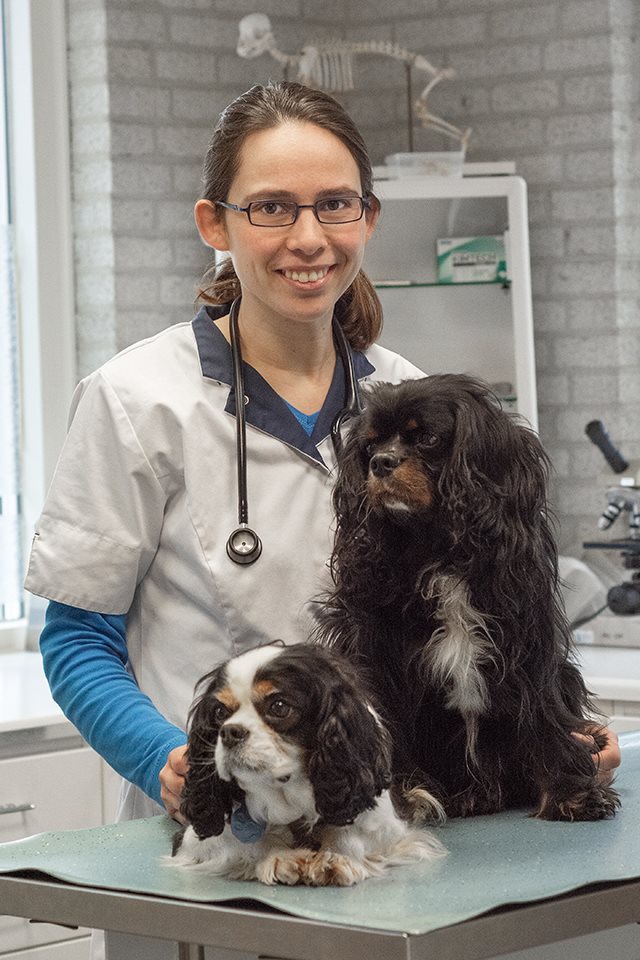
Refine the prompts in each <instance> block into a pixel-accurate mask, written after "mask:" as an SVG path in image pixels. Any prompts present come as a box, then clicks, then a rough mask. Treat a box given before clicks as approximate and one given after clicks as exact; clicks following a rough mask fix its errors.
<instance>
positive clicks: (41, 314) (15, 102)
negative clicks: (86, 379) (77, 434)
mask: <svg viewBox="0 0 640 960" xmlns="http://www.w3.org/2000/svg"><path fill="white" fill-rule="evenodd" d="M65 6H66V5H65V0H0V10H1V13H2V21H1V29H2V34H3V37H4V44H3V48H2V49H3V54H4V57H3V59H4V64H5V69H4V71H3V78H4V80H3V82H4V83H5V87H4V93H5V96H4V97H3V98H0V99H2V107H3V109H2V111H1V112H2V114H3V118H4V119H3V122H2V123H1V124H0V127H1V130H2V131H6V130H7V129H8V130H9V137H8V149H7V135H6V132H3V133H2V134H1V142H0V153H1V154H2V158H0V159H1V162H2V164H4V171H5V172H4V177H5V181H4V183H5V185H6V179H7V175H8V181H9V185H10V191H7V189H6V187H5V189H4V193H3V196H4V198H5V200H4V201H3V200H2V199H1V198H0V211H1V210H2V203H3V202H4V203H7V200H6V198H7V195H8V194H9V195H10V202H8V203H7V216H6V218H5V220H3V223H4V222H5V221H8V220H10V222H11V225H10V227H9V237H10V239H11V240H12V243H13V255H14V262H15V284H14V294H13V301H11V296H12V294H11V276H12V275H11V272H10V271H9V272H8V273H6V275H5V269H6V257H5V254H4V251H5V249H6V248H5V246H4V245H3V244H0V275H1V280H0V312H2V313H3V319H2V321H0V450H1V454H0V456H1V459H0V487H1V490H0V493H1V494H2V497H3V512H2V515H0V603H1V604H3V607H2V608H0V649H5V650H6V649H24V647H25V644H27V643H28V645H29V646H33V645H34V644H35V642H37V634H38V633H39V626H40V621H41V616H42V610H43V604H42V603H38V602H37V601H35V600H32V599H30V598H29V597H28V596H25V594H24V592H23V590H22V582H23V579H24V564H25V561H26V557H27V554H28V549H29V543H30V541H31V537H32V534H33V530H34V528H35V525H36V522H37V518H38V516H39V514H40V511H41V509H42V504H43V501H44V497H45V494H46V490H47V487H48V485H49V482H50V480H51V476H52V474H53V470H54V468H55V463H56V459H57V456H58V453H59V451H60V447H61V445H62V442H63V440H64V435H65V429H66V419H67V411H68V407H69V400H70V398H71V394H72V392H73V387H74V385H75V350H74V326H75V319H74V302H73V269H72V264H73V257H72V234H71V200H70V194H71V190H70V165H69V120H68V106H67V104H68V84H67V37H66V22H65ZM7 157H8V158H9V159H8V160H7ZM0 192H2V184H0ZM0 230H3V231H4V233H3V243H4V235H5V234H6V232H7V231H6V229H5V228H4V227H2V226H0ZM5 286H7V287H8V290H9V302H10V303H11V302H13V304H14V309H13V311H11V310H9V311H7V309H6V306H5V304H6V300H7V298H6V296H5V295H4V290H5ZM9 323H10V324H11V325H10V326H9ZM9 370H10V375H9V374H8V371H9ZM9 397H10V398H11V399H10V400H9V399H8V398H9ZM7 477H9V481H7V480H6V478H7ZM5 490H6V491H8V492H7V493H5ZM19 511H20V514H21V516H19V514H18V512H19ZM11 531H17V533H11ZM21 614H24V616H23V617H21ZM27 623H29V626H30V627H31V625H33V637H29V638H28V635H27Z"/></svg>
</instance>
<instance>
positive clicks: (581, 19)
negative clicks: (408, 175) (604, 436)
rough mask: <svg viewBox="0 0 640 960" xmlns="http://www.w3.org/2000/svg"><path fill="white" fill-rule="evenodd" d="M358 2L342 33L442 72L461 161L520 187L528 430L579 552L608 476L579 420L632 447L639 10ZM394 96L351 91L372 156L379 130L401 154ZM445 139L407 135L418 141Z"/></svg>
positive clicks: (593, 5)
mask: <svg viewBox="0 0 640 960" xmlns="http://www.w3.org/2000/svg"><path fill="white" fill-rule="evenodd" d="M373 6H374V9H373V10H372V5H371V4H369V3H367V2H366V0H364V2H362V0H351V3H350V7H349V13H350V21H351V22H350V25H349V32H350V33H352V34H354V35H355V34H356V33H357V32H359V35H360V36H362V37H366V36H367V35H368V30H369V29H370V28H373V27H375V29H376V31H377V32H378V33H380V31H381V29H383V28H384V29H386V30H387V31H388V33H387V35H388V36H389V37H391V38H394V39H397V40H399V41H400V42H402V43H404V44H405V45H406V46H408V47H410V48H411V49H419V50H420V52H424V53H425V54H426V55H427V56H429V57H430V59H431V60H432V61H433V62H434V63H442V64H446V65H449V66H452V67H454V68H455V69H456V71H457V77H456V79H455V80H454V81H451V82H445V83H443V84H441V85H440V86H439V87H438V88H437V89H436V90H435V91H434V94H433V108H434V111H435V112H437V113H440V114H441V115H443V116H445V117H449V118H451V119H452V120H453V121H454V122H456V123H457V124H458V125H470V126H472V127H473V131H474V132H473V138H472V142H471V146H470V149H469V154H468V156H469V159H471V160H499V159H514V160H515V161H516V163H517V168H518V172H520V173H522V175H523V176H524V177H525V178H526V179H527V181H528V183H529V201H530V229H531V254H532V273H533V290H534V317H535V327H536V354H537V369H538V391H539V400H540V412H541V435H542V439H543V441H544V443H545V445H546V446H547V448H548V450H549V452H550V454H551V455H552V457H553V459H554V463H555V467H556V482H555V484H554V487H553V490H552V497H553V501H554V505H555V506H556V509H557V511H558V512H559V517H560V520H561V532H560V545H561V549H563V550H565V551H567V552H573V553H576V554H577V555H580V553H581V544H582V541H583V540H585V539H593V538H594V537H595V536H597V532H596V530H595V522H596V519H597V517H598V515H599V513H600V512H601V509H602V506H603V503H604V489H605V487H606V485H608V484H609V483H611V482H613V475H612V474H611V473H610V472H609V471H608V468H607V467H606V465H605V464H604V461H603V460H602V458H601V456H600V454H599V453H598V451H597V450H596V449H595V447H593V446H592V445H591V444H589V442H588V440H587V439H586V437H585V436H584V426H585V424H586V423H587V422H588V421H589V420H590V419H593V418H594V417H598V418H601V419H603V420H604V422H605V424H606V425H607V427H608V428H609V432H610V434H611V436H612V438H614V440H615V441H617V442H618V443H619V444H620V445H621V446H622V448H623V450H624V453H625V454H626V456H627V457H638V456H640V411H639V410H638V398H639V396H640V388H638V386H637V382H639V381H640V377H638V376H637V366H636V365H637V362H638V343H639V342H640V338H639V334H638V330H639V328H640V300H639V296H638V291H639V289H640V266H639V257H638V252H637V251H638V241H639V240H640V236H639V235H638V234H639V231H638V224H639V221H640V213H639V211H640V203H639V200H640V197H639V194H640V186H639V181H640V176H639V174H638V170H639V168H640V162H639V161H640V149H639V143H638V122H637V120H638V117H637V111H638V104H639V102H640V95H639V92H638V87H639V85H640V67H639V64H640V56H639V55H638V50H637V47H638V39H637V37H638V26H639V23H638V20H639V18H640V12H639V11H640V6H639V5H638V4H637V0H554V2H542V3H535V4H534V3H532V2H530V0H529V2H525V0H439V2H438V3H430V4H429V5H428V6H427V7H425V5H424V4H423V3H421V2H420V0H415V3H414V4H413V9H412V7H411V4H410V3H404V4H403V5H402V9H401V10H396V8H395V6H394V5H389V10H388V15H387V18H386V21H385V22H384V23H381V22H380V14H381V6H380V4H375V5H373ZM394 14H395V16H394ZM447 20H448V21H449V25H450V27H451V28H452V29H451V31H450V33H449V35H448V36H447V38H446V42H442V37H441V31H442V29H443V25H444V28H445V29H446V21H447ZM454 26H455V30H454V29H453V27H454ZM432 28H433V29H432ZM394 95H395V100H394V101H393V102H394V103H395V109H396V122H395V126H394V125H393V123H392V122H391V120H390V118H389V111H388V109H387V110H385V112H384V114H383V115H382V117H379V116H378V115H377V93H375V92H374V91H372V94H371V95H370V96H369V97H366V96H362V95H360V94H358V95H357V96H354V99H353V100H352V101H350V102H351V104H352V109H353V112H354V113H355V114H356V116H357V119H358V120H359V121H360V123H361V125H362V126H363V127H364V129H365V132H366V133H367V136H368V140H369V143H370V145H371V147H372V150H373V152H374V154H375V155H376V160H377V161H381V160H382V158H383V156H384V154H385V153H390V152H393V151H392V150H391V149H390V147H389V144H390V143H393V142H394V140H395V149H398V150H402V149H406V146H405V145H404V144H405V142H406V140H405V134H404V125H405V115H404V100H403V86H402V77H399V78H398V82H397V84H396V87H395V88H394ZM445 145H446V143H445V142H443V141H440V142H438V141H437V140H434V138H433V136H432V135H429V134H428V133H426V132H422V131H419V132H417V135H416V149H418V150H419V149H438V148H440V147H444V146H445ZM634 373H635V374H636V376H635V378H634ZM619 532H620V534H621V535H622V534H623V533H625V532H626V531H625V530H623V529H622V527H621V529H620V531H619Z"/></svg>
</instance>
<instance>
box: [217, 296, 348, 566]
mask: <svg viewBox="0 0 640 960" xmlns="http://www.w3.org/2000/svg"><path fill="white" fill-rule="evenodd" d="M241 299H242V298H241V297H237V298H236V299H235V300H234V301H233V303H232V304H231V309H230V310H229V341H230V344H231V362H232V369H233V388H234V393H235V400H236V466H237V477H238V526H237V527H236V529H235V530H233V532H232V533H231V534H230V536H229V539H228V540H227V555H228V557H229V559H230V560H233V562H234V563H238V564H241V565H248V564H251V563H255V561H256V560H257V559H258V557H259V556H260V554H261V553H262V541H261V540H260V537H259V536H258V534H257V533H256V532H255V530H252V529H251V527H250V526H249V501H248V495H247V421H246V412H245V404H246V402H247V398H246V397H245V392H244V369H243V365H242V349H241V347H240V331H239V329H238V314H239V312H240V302H241ZM333 338H334V342H335V344H336V346H337V348H338V352H339V354H340V359H341V360H342V366H343V369H344V377H345V388H346V389H345V393H346V398H345V401H346V402H345V406H344V408H343V409H342V410H341V411H340V412H339V413H338V415H337V416H336V417H335V419H334V421H333V423H332V425H331V442H332V443H333V447H334V450H335V452H336V456H338V455H339V453H340V449H341V437H340V430H341V428H342V426H343V424H344V423H345V422H346V421H347V420H348V419H350V418H351V417H354V416H357V415H358V414H359V413H361V411H362V404H361V402H360V392H359V390H358V382H357V380H356V376H355V371H354V369H353V360H352V359H351V350H350V349H349V344H348V342H347V338H346V336H345V333H344V330H343V329H342V327H341V325H340V323H339V321H338V320H337V319H336V317H335V316H334V318H333Z"/></svg>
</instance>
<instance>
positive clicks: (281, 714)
mask: <svg viewBox="0 0 640 960" xmlns="http://www.w3.org/2000/svg"><path fill="white" fill-rule="evenodd" d="M267 713H268V714H269V716H271V717H276V718H277V719H278V720H284V719H285V718H286V717H288V716H289V714H290V713H291V707H290V706H289V704H288V703H287V701H286V700H281V699H280V698H278V699H277V700H272V701H271V703H270V704H269V709H268V710H267Z"/></svg>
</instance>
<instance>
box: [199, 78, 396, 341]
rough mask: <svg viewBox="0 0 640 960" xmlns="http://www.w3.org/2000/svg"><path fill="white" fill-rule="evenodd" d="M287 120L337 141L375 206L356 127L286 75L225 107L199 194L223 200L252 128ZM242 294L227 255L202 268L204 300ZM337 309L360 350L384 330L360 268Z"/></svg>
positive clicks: (330, 101)
mask: <svg viewBox="0 0 640 960" xmlns="http://www.w3.org/2000/svg"><path fill="white" fill-rule="evenodd" d="M287 121H294V122H298V123H314V124H315V125H316V126H318V127H322V128H323V129H324V130H328V131H329V132H330V133H333V134H334V136H336V137H337V138H338V139H339V140H341V141H342V143H344V145H345V146H346V147H347V149H348V150H349V152H350V153H351V156H352V157H353V159H354V160H355V162H356V164H357V166H358V170H359V172H360V181H361V183H362V194H363V196H365V197H369V198H370V199H372V201H373V203H374V205H376V206H377V204H378V200H377V199H376V197H375V195H374V193H373V172H372V169H371V161H370V159H369V155H368V153H367V148H366V146H365V143H364V140H363V139H362V136H361V134H360V131H359V130H358V128H357V127H356V125H355V123H354V122H353V120H352V119H351V117H350V116H349V114H348V113H347V112H346V111H345V110H344V108H343V107H342V106H341V105H340V104H339V103H338V101H337V100H335V99H334V98H333V97H331V96H329V94H327V93H324V92H323V91H321V90H314V89H313V88H311V87H306V86H304V85H303V84H301V83H296V82H294V81H287V80H284V81H281V82H278V83H269V84H267V85H265V86H260V85H256V86H254V87H251V89H250V90H247V91H246V93H243V94H241V96H239V97H237V99H235V100H233V101H232V103H230V104H229V105H228V106H227V107H226V108H225V109H224V110H223V112H222V113H221V115H220V118H219V120H218V123H217V124H216V127H215V129H214V131H213V135H212V137H211V140H210V141H209V147H208V149H207V153H206V156H205V160H204V168H203V173H202V182H203V193H202V198H203V199H204V200H211V201H215V200H226V199H227V197H228V194H229V189H230V187H231V184H232V182H233V180H234V178H235V176H236V174H237V172H238V165H239V159H240V151H241V149H242V145H243V144H244V141H245V139H246V138H247V137H248V136H249V135H250V134H252V133H258V132H260V131H262V130H269V129H271V128H273V127H277V126H279V125H280V124H281V123H285V122H287ZM240 293H241V290H240V282H239V280H238V277H237V276H236V272H235V270H234V268H233V264H232V262H231V260H230V259H228V258H225V260H223V261H222V262H221V263H219V264H215V263H214V264H212V265H211V267H209V269H208V270H207V271H206V273H205V275H204V276H203V278H202V281H201V288H200V290H199V291H198V299H199V300H201V301H204V302H205V303H215V304H219V303H229V302H230V301H231V300H233V299H235V297H237V296H239V295H240ZM336 308H337V309H336V315H337V317H338V319H339V321H340V323H341V325H342V328H343V330H344V332H345V334H346V336H347V339H348V340H349V342H350V343H351V345H352V346H353V347H354V348H356V349H359V350H363V349H365V348H366V347H368V346H370V345H371V344H372V343H373V342H374V341H375V340H377V338H378V337H379V335H380V331H381V329H382V307H381V305H380V301H379V299H378V295H377V294H376V291H375V289H374V287H373V285H372V283H371V281H370V280H369V279H368V278H367V276H366V275H365V274H364V273H363V271H362V270H360V271H359V272H358V274H357V276H356V277H355V279H354V281H353V283H352V284H351V286H350V287H349V289H348V290H346V291H345V293H344V294H343V295H342V297H340V300H339V301H338V303H337V304H336Z"/></svg>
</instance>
